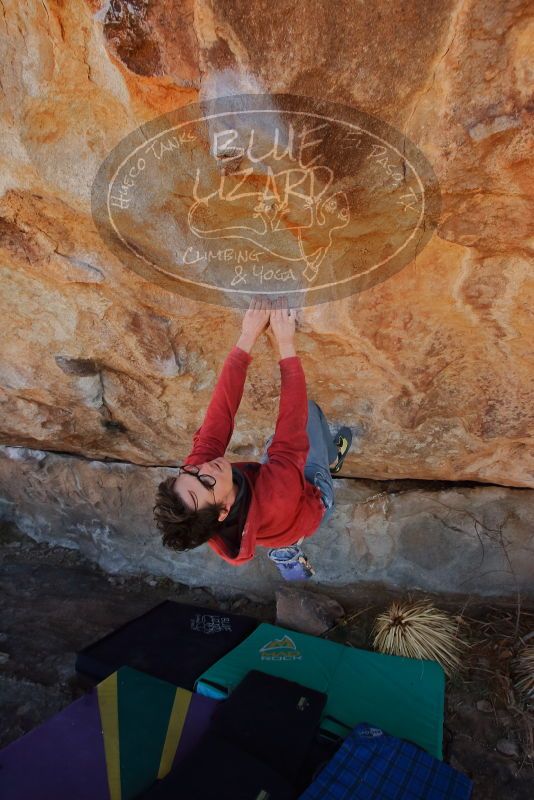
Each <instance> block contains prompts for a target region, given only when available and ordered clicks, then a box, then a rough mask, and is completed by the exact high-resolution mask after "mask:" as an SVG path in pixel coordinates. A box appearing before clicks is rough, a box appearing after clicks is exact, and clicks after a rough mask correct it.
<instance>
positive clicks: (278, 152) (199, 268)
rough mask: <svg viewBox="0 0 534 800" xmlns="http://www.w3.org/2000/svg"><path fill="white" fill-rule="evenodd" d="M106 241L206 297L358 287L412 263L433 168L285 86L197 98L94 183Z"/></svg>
mask: <svg viewBox="0 0 534 800" xmlns="http://www.w3.org/2000/svg"><path fill="white" fill-rule="evenodd" d="M92 212H93V218H94V220H95V224H96V226H97V228H98V231H99V233H100V235H101V237H102V238H103V239H104V241H105V242H106V244H107V245H108V247H109V248H110V249H111V250H112V251H113V253H114V254H115V255H116V256H118V257H119V259H120V260H121V261H122V263H124V265H125V266H127V267H128V268H130V269H133V270H134V271H135V272H137V273H138V274H140V275H142V276H143V277H144V278H146V279H147V280H149V281H151V282H153V283H156V284H158V285H160V286H163V287H164V288H166V289H169V290H171V291H174V292H177V293H181V294H183V295H184V296H187V297H190V298H193V299H197V300H201V301H204V302H208V303H215V304H221V305H233V306H242V307H248V305H249V303H250V299H251V298H252V297H257V296H258V295H261V294H265V295H268V296H270V297H271V298H274V297H277V296H280V295H285V296H287V297H288V299H289V303H290V305H291V306H306V305H315V304H318V303H323V302H327V301H329V300H334V299H339V298H342V297H346V296H349V295H351V294H354V293H355V292H360V291H363V290H365V289H367V288H369V287H371V286H374V285H375V284H377V283H379V282H381V281H383V280H386V279H387V278H388V277H390V276H391V275H393V274H394V273H395V272H398V271H399V270H400V269H402V268H403V267H404V266H406V264H408V263H410V262H411V261H413V260H414V259H415V258H416V256H417V255H418V254H419V253H420V252H421V250H422V248H423V247H424V246H425V245H426V243H427V242H428V241H429V239H430V237H431V236H432V233H433V231H434V229H435V227H436V225H437V222H438V220H439V213H440V195H439V188H438V183H437V179H436V176H435V174H434V172H433V170H432V167H431V166H430V164H429V162H428V161H427V159H426V158H425V156H424V155H423V154H422V153H421V152H420V151H419V150H418V148H416V147H415V145H413V144H412V143H411V142H410V141H409V140H408V139H406V137H404V136H403V135H402V134H401V133H400V132H398V131H397V130H395V129H394V128H393V127H391V126H390V125H387V124H386V123H384V122H383V121H382V120H379V119H377V118H376V117H371V116H370V115H368V114H364V113H363V112H361V111H359V110H357V109H355V108H351V107H347V106H341V105H339V104H337V103H330V102H327V101H323V100H314V99H312V98H309V97H301V96H298V95H288V94H275V95H267V94H245V95H243V94H241V95H233V96H231V97H220V98H217V99H214V100H210V101H206V102H203V103H200V104H192V105H188V106H184V107H183V108H180V109H177V110H175V111H173V112H171V113H168V114H165V115H163V116H161V117H158V118H156V119H155V120H152V121H151V122H149V123H148V124H146V125H143V126H142V127H141V128H139V129H138V130H136V131H134V132H133V133H131V134H130V135H128V136H127V137H126V138H125V139H124V140H122V141H121V142H120V143H119V144H118V145H117V146H116V147H115V149H114V150H113V151H112V152H111V153H110V155H109V156H108V157H107V158H106V160H105V161H104V163H103V164H102V165H101V167H100V169H99V172H98V174H97V177H96V179H95V182H94V185H93V191H92Z"/></svg>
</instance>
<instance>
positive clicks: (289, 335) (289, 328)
mask: <svg viewBox="0 0 534 800" xmlns="http://www.w3.org/2000/svg"><path fill="white" fill-rule="evenodd" d="M270 321H271V331H272V332H273V334H274V338H275V339H276V342H277V344H278V347H280V346H281V345H290V344H293V340H294V338H295V309H294V308H288V303H287V297H278V298H277V299H276V300H273V302H272V308H271V319H270Z"/></svg>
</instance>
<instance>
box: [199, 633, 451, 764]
mask: <svg viewBox="0 0 534 800" xmlns="http://www.w3.org/2000/svg"><path fill="white" fill-rule="evenodd" d="M253 669H257V670H260V671H262V672H266V673H268V674H269V675H275V676H277V677H279V678H287V679H288V680H291V681H296V682H297V683H300V684H302V685H303V686H307V687H308V688H310V689H316V690H317V691H319V692H325V693H326V694H327V696H328V700H327V703H326V707H325V710H324V714H323V719H322V722H321V726H322V728H323V729H325V730H329V731H331V732H334V733H337V734H341V735H344V736H346V735H348V733H349V732H350V731H351V730H352V729H353V728H354V727H355V726H356V725H358V724H359V723H361V722H367V723H369V724H371V725H376V726H377V727H378V728H381V729H382V730H384V731H386V732H387V733H389V734H391V735H392V736H398V737H399V738H401V739H407V740H408V741H410V742H413V743H414V744H417V745H419V746H420V747H422V748H423V749H424V750H426V751H427V752H428V753H430V755H433V756H435V757H436V758H439V759H441V758H442V744H443V708H444V700H445V676H444V673H443V670H442V668H441V667H440V665H439V664H437V663H436V662H434V661H419V660H416V659H412V658H400V657H398V656H386V655H382V654H381V653H372V652H369V651H367V650H357V649H356V648H352V647H346V646H345V645H342V644H337V643H336V642H329V641H326V640H325V639H318V638H317V637H315V636H309V635H307V634H304V633H295V632H294V631H289V630H286V629H285V628H279V627H277V626H275V625H268V624H266V623H263V624H261V625H260V626H259V627H258V628H257V629H256V630H255V631H254V633H252V634H251V635H250V636H249V637H248V638H247V639H245V640H244V641H243V642H242V643H241V644H240V645H238V646H237V647H236V648H235V649H234V650H231V651H230V652H229V653H227V654H226V655H225V656H224V657H223V658H221V659H220V660H219V661H217V662H216V663H215V664H214V665H213V666H212V667H210V668H209V669H207V670H206V671H205V672H204V673H203V674H202V675H201V676H200V678H198V680H197V681H196V684H195V689H196V691H197V692H198V693H199V694H203V695H206V696H207V697H214V698H225V697H227V696H228V695H229V694H231V692H232V691H233V690H234V689H235V687H236V686H237V685H238V684H239V683H240V681H241V680H242V679H243V678H244V677H245V675H246V674H247V672H249V671H250V670H253Z"/></svg>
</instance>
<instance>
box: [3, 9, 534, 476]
mask: <svg viewBox="0 0 534 800" xmlns="http://www.w3.org/2000/svg"><path fill="white" fill-rule="evenodd" d="M527 12H528V4H527V3H526V1H525V0H517V1H514V2H509V1H508V0H506V2H505V0H497V2H495V0H469V1H468V2H463V3H452V2H443V1H442V0H440V2H437V1H436V2H433V1H432V2H427V3H424V4H423V3H420V4H406V3H403V2H400V0H395V2H393V3H363V4H360V3H358V2H347V3H340V4H329V3H324V4H323V3H316V2H312V0H309V1H308V0H304V1H303V2H301V3H299V4H294V3H286V2H279V3H276V4H274V5H273V4H272V3H267V2H266V0H247V2H245V1H244V0H235V1H234V2H228V3H226V2H223V3H213V2H210V0H196V2H194V0H188V1H187V2H178V0H174V2H172V1H171V0H129V2H126V1H125V0H113V2H111V3H103V2H98V0H91V1H89V0H86V2H84V1H83V0H72V1H71V2H68V3H61V2H58V1H57V0H54V1H52V0H44V1H43V2H42V3H30V2H15V0H5V2H4V3H3V13H2V14H1V15H0V42H1V47H2V53H3V57H2V65H3V66H2V75H1V77H0V80H1V91H2V94H3V98H2V104H1V115H0V126H1V134H2V149H1V152H0V158H1V170H0V248H1V250H0V252H1V261H0V265H1V275H2V277H1V280H2V290H1V298H0V302H1V304H2V311H1V313H2V319H3V334H2V338H1V344H0V349H1V365H0V402H1V409H2V414H1V422H0V441H1V443H4V444H10V445H23V446H29V447H32V448H38V449H43V450H53V451H63V452H70V453H75V454H82V455H84V456H86V457H88V458H91V459H103V458H111V459H120V460H125V461H131V462H134V463H137V464H145V465H149V464H152V465H172V464H174V463H178V462H179V460H180V458H182V457H183V456H184V455H186V453H187V452H188V449H189V447H190V442H191V435H192V433H193V431H194V430H195V429H196V427H198V425H199V424H200V422H201V420H202V417H203V413H204V411H205V409H206V406H207V404H208V403H209V400H210V397H211V392H212V390H213V386H214V384H215V381H216V378H217V375H218V373H219V370H220V367H221V365H222V362H223V360H224V358H225V356H226V354H227V352H228V351H229V349H230V348H231V347H232V345H233V344H235V342H236V341H237V338H238V335H239V330H240V323H241V318H242V310H240V309H239V308H229V307H225V306H223V305H219V306H217V305H214V304H209V303H205V302H201V301H199V300H195V299H194V298H192V297H186V296H184V295H181V294H180V293H179V292H172V291H169V290H168V289H167V288H165V287H163V286H161V285H158V283H157V282H151V281H147V280H144V279H143V278H142V277H140V275H138V274H137V273H136V272H134V271H132V270H131V269H128V268H127V267H126V266H125V264H124V263H122V262H121V260H120V259H119V258H118V257H117V255H116V254H115V253H114V252H112V251H111V250H110V249H109V247H107V246H106V244H105V243H104V241H103V240H102V239H101V237H100V235H99V232H98V230H97V228H96V226H95V224H94V221H93V218H92V215H91V187H92V185H93V182H94V179H95V176H96V174H97V172H98V169H99V167H100V165H101V164H102V162H103V161H104V159H106V157H107V156H108V154H109V153H110V151H111V150H112V149H113V148H114V147H116V146H117V145H118V143H119V142H120V141H121V140H122V139H123V138H124V137H125V136H127V135H128V134H130V133H131V132H132V131H134V130H135V129H137V128H138V127H139V126H140V125H144V124H145V123H148V122H149V121H151V120H153V119H154V118H156V117H157V116H158V115H161V114H164V113H168V112H172V111H173V110H174V109H177V108H181V107H185V106H186V105H187V104H190V103H196V102H199V101H203V100H210V99H212V98H217V97H221V96H225V95H234V94H237V93H251V94H259V93H263V94H270V93H273V94H276V93H287V94H293V95H299V96H304V97H307V98H321V99H323V100H325V101H329V102H332V103H339V104H343V105H345V106H347V107H352V108H357V109H360V110H361V111H362V112H364V113H366V114H369V115H372V116H375V117H377V118H380V119H381V120H383V121H384V122H385V123H386V124H388V125H391V126H394V127H395V128H396V129H397V130H398V131H400V132H401V133H402V134H404V135H405V136H406V138H407V139H409V140H410V141H411V142H412V143H413V144H414V145H415V146H416V147H417V148H419V150H420V151H421V152H422V153H423V154H424V156H425V157H426V159H427V160H428V162H429V163H430V164H431V166H432V169H433V171H434V172H435V174H436V176H437V179H438V181H439V186H440V190H441V212H440V217H439V220H438V221H437V227H436V229H435V231H434V233H433V235H432V237H431V238H430V240H429V242H428V244H427V245H426V247H424V248H423V249H422V250H421V251H420V252H419V251H417V249H416V250H415V252H414V255H413V258H412V259H411V260H410V261H409V262H408V263H407V264H406V265H405V266H404V267H403V268H402V269H401V270H399V271H398V272H396V273H395V274H392V275H391V276H390V277H388V278H387V280H383V281H382V282H380V283H377V284H376V285H373V286H371V287H370V288H368V289H366V290H364V291H359V292H358V293H355V294H353V295H351V296H347V297H343V298H342V299H337V300H332V301H331V302H326V303H321V304H317V305H307V306H306V307H304V308H302V309H301V310H300V311H299V318H298V334H297V349H298V353H299V355H300V356H301V358H302V362H303V366H304V369H305V372H306V376H307V379H308V394H309V396H310V397H311V398H313V399H315V400H316V401H317V402H318V403H319V404H320V405H321V407H322V408H323V410H324V412H325V414H326V415H327V417H328V419H329V420H330V422H331V424H332V427H333V428H334V427H336V426H337V425H341V424H346V425H350V426H352V428H353V431H354V446H353V450H352V451H351V454H350V456H349V457H348V458H347V460H346V462H345V466H344V474H345V475H353V476H361V477H368V478H410V477H413V478H429V479H447V480H474V481H481V482H493V483H500V484H505V485H509V486H531V487H532V486H534V458H533V448H532V431H533V428H534V426H533V409H534V387H533V365H532V339H533V329H534V324H533V321H532V307H533V294H534V292H533V278H532V238H531V237H532V205H531V197H530V195H531V193H532V177H531V176H532V170H531V164H529V157H530V158H531V153H532V113H533V105H532V98H531V94H530V93H531V87H532V78H531V73H530V72H529V70H531V63H532V55H533V54H532V41H533V40H534V37H533V32H534V22H533V21H532V19H530V18H529V16H528V13H527ZM333 156H335V158H337V160H338V161H341V160H342V155H340V153H339V152H334V153H333ZM351 230H352V229H351V228H350V226H348V227H347V228H345V229H344V233H343V232H342V233H341V234H339V235H340V236H341V239H340V240H339V241H340V242H342V245H343V248H344V249H343V251H342V250H341V249H340V250H339V252H340V253H341V252H347V253H350V252H352V250H353V249H354V248H356V247H357V242H356V241H355V240H353V239H351V236H352V234H349V231H351ZM150 233H151V231H150V230H147V231H139V230H138V231H135V230H134V231H133V232H132V235H138V236H139V239H141V238H142V236H148V237H149V236H150ZM336 235H337V234H336ZM343 237H344V238H343ZM153 238H154V237H153ZM307 242H308V247H309V249H310V251H311V250H313V252H314V253H315V252H317V251H318V250H319V249H320V247H319V245H320V243H319V244H318V243H317V241H316V231H315V230H311V231H310V234H309V236H308V237H307ZM334 246H335V243H334ZM340 247H341V245H340ZM252 355H253V357H254V361H253V363H252V365H251V367H250V369H249V377H248V383H247V386H246V388H245V394H244V397H243V401H242V405H241V408H240V412H239V416H238V418H237V424H236V429H235V432H234V437H233V439H232V442H231V445H230V450H229V453H228V455H229V457H230V458H232V457H235V458H239V459H243V458H248V457H250V458H251V459H257V458H258V457H259V455H260V453H261V450H262V447H263V443H264V442H265V440H266V439H267V437H268V436H269V435H270V433H271V432H272V430H273V428H274V424H275V421H276V412H277V405H278V394H279V370H278V366H277V361H278V354H277V352H276V351H275V350H273V347H272V343H271V341H270V340H269V339H268V338H267V337H263V338H262V339H260V341H259V342H258V343H257V345H256V349H255V350H254V351H253V352H252Z"/></svg>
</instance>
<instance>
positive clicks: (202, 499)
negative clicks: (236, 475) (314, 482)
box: [173, 456, 233, 521]
mask: <svg viewBox="0 0 534 800" xmlns="http://www.w3.org/2000/svg"><path fill="white" fill-rule="evenodd" d="M197 469H198V473H197V475H195V474H193V473H194V472H196V470H197ZM203 475H209V476H210V477H211V478H214V479H215V482H214V481H213V480H212V481H211V483H214V485H213V486H212V487H209V486H208V485H207V481H206V482H204V479H203V478H202V476H203ZM232 490H233V477H232V465H231V463H230V461H228V459H226V458H224V456H221V457H220V458H214V459H213V460H212V461H204V462H203V463H202V464H196V465H195V467H193V466H185V467H181V468H180V472H179V474H178V476H177V478H176V480H175V482H174V486H173V491H174V492H175V494H177V495H178V497H180V499H181V500H182V502H183V503H184V504H185V505H186V506H187V508H189V509H191V510H192V511H193V510H197V511H198V510H199V509H200V508H206V506H208V505H210V504H213V503H225V504H227V505H228V509H227V512H226V514H225V513H224V512H221V516H222V518H223V519H224V517H225V516H227V514H228V512H229V510H230V508H231V506H232V503H231V502H229V501H230V499H231V498H230V495H231V494H232ZM228 503H229V504H228ZM221 521H222V520H221Z"/></svg>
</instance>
